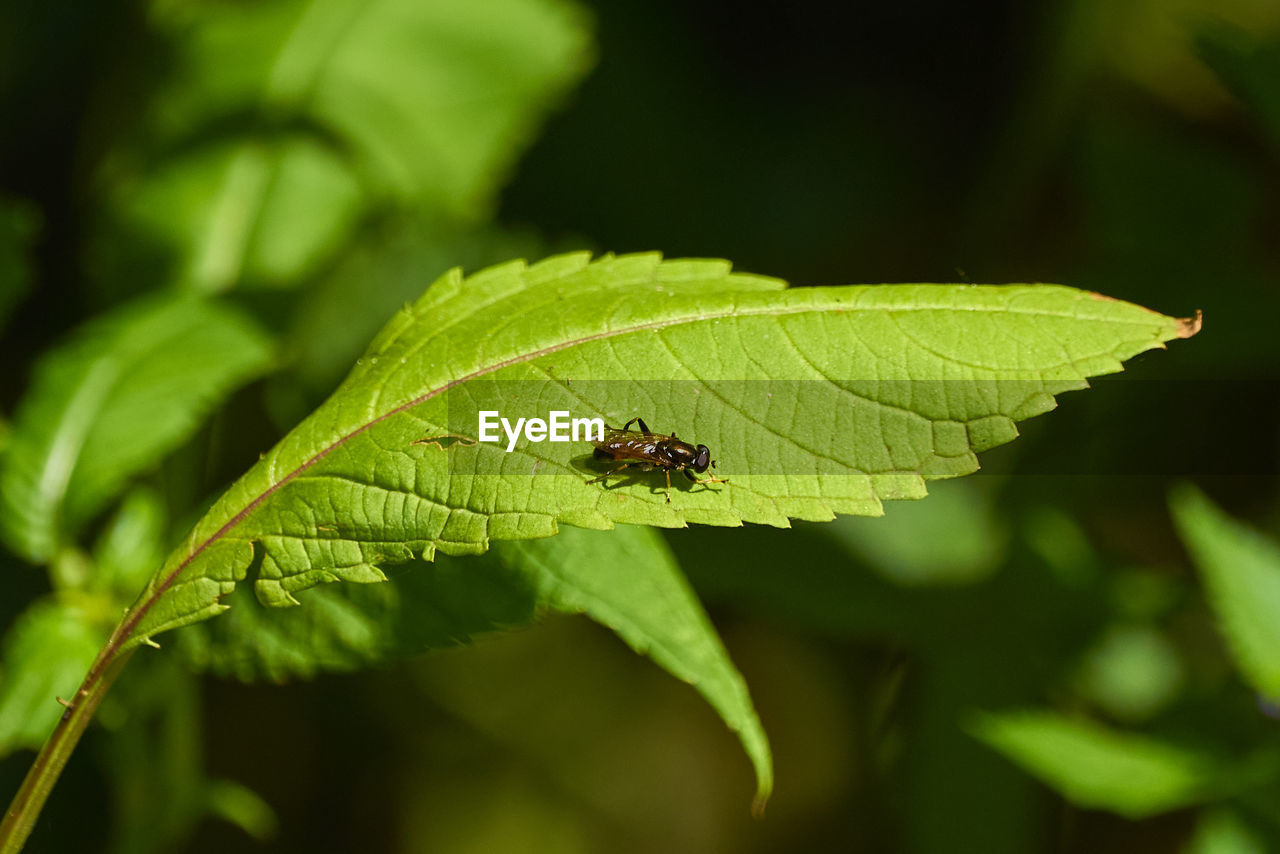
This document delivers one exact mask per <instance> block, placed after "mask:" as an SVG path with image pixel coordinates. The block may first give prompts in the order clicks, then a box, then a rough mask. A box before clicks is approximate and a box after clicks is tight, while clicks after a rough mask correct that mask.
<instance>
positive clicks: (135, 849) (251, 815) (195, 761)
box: [105, 656, 276, 854]
mask: <svg viewBox="0 0 1280 854" xmlns="http://www.w3.org/2000/svg"><path fill="white" fill-rule="evenodd" d="M138 666H139V669H140V671H141V672H139V673H137V674H136V675H134V676H133V677H132V678H130V679H129V680H127V682H125V683H123V684H122V685H121V686H120V689H118V690H120V691H121V693H122V695H123V696H121V697H117V698H113V699H115V700H116V702H117V703H118V704H119V705H118V709H119V710H120V712H121V713H122V714H121V716H120V720H119V721H118V723H117V725H116V726H115V727H114V731H113V732H112V734H111V738H110V739H108V740H107V743H106V745H105V749H106V750H107V756H108V761H107V762H106V767H107V769H108V774H109V776H110V778H111V782H112V786H111V794H112V796H113V799H114V801H115V803H114V811H113V815H112V817H113V821H112V834H111V839H110V844H109V847H108V848H107V850H108V851H109V852H112V854H161V852H168V851H174V850H177V849H179V848H180V847H181V846H182V843H183V842H184V841H186V840H187V839H189V838H190V837H191V835H192V834H193V833H194V832H195V831H196V829H197V827H198V826H199V825H200V822H201V820H202V819H204V818H205V817H206V816H213V817H216V818H221V819H224V820H226V821H229V822H231V823H232V824H236V825H237V826H239V827H242V828H244V830H245V831H246V832H247V833H249V834H251V835H253V836H255V837H257V838H260V839H262V838H267V837H270V836H271V835H272V834H273V833H274V831H275V827H276V819H275V815H274V813H273V812H272V810H271V807H269V806H268V805H267V804H266V802H264V801H263V800H262V799H261V798H260V797H258V796H257V795H256V794H255V793H253V792H252V791H250V790H249V789H247V788H245V787H244V786H241V785H239V784H237V783H234V782H231V781H229V780H210V779H209V778H208V777H207V776H206V773H205V768H204V755H203V749H202V748H203V745H202V735H203V721H202V720H201V714H200V711H201V705H200V692H199V687H200V686H199V680H198V679H197V677H195V676H194V675H193V674H192V673H191V672H190V671H188V670H186V669H184V667H183V665H182V663H181V661H179V660H178V659H176V658H174V657H172V656H151V657H149V658H148V660H147V661H146V662H145V663H140V665H138Z"/></svg>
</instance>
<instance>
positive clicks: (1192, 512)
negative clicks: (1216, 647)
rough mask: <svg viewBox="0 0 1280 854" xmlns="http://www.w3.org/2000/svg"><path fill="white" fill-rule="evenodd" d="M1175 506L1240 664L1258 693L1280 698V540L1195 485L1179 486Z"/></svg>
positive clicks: (1173, 500) (1183, 534) (1177, 520)
mask: <svg viewBox="0 0 1280 854" xmlns="http://www.w3.org/2000/svg"><path fill="white" fill-rule="evenodd" d="M1170 507H1171V508H1172V511H1173V518H1174V522H1175V523H1176V524H1177V527H1178V533H1179V534H1180V535H1181V537H1182V541H1183V543H1185V544H1186V546H1187V550H1188V551H1189V552H1191V557H1192V560H1193V561H1194V562H1195V564H1196V568H1197V569H1199V570H1200V574H1201V577H1202V578H1203V579H1204V584H1205V587H1206V588H1207V589H1208V598H1209V602H1210V603H1211V604H1212V606H1213V609H1214V611H1215V612H1216V613H1217V615H1218V621H1219V625H1220V627H1221V629H1222V632H1223V634H1224V635H1226V638H1227V646H1228V648H1229V649H1230V650H1231V652H1232V654H1233V656H1234V658H1235V660H1236V665H1237V666H1238V667H1239V668H1240V672H1241V673H1242V674H1243V675H1244V678H1245V679H1246V680H1248V682H1249V684H1250V685H1252V686H1253V688H1254V689H1255V690H1256V691H1258V693H1260V694H1262V695H1263V696H1264V697H1266V698H1268V699H1270V700H1272V701H1276V700H1280V544H1277V543H1276V542H1275V541H1274V540H1271V539H1268V538H1267V537H1264V536H1262V535H1261V534H1259V533H1258V532H1256V531H1254V530H1252V529H1251V528H1248V527H1246V526H1244V525H1242V524H1240V523H1239V522H1236V521H1235V520H1233V519H1232V518H1231V517H1229V516H1228V515H1227V514H1225V513H1223V512H1222V511H1221V510H1219V509H1218V508H1217V507H1216V506H1215V505H1214V504H1213V502H1211V501H1210V500H1209V499H1208V498H1206V497H1205V496H1204V494H1203V493H1201V492H1200V491H1199V490H1197V489H1195V488H1194V487H1191V486H1183V487H1180V488H1178V489H1177V490H1175V491H1174V492H1173V494H1172V496H1171V499H1170Z"/></svg>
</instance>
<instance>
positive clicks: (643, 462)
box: [587, 418, 729, 504]
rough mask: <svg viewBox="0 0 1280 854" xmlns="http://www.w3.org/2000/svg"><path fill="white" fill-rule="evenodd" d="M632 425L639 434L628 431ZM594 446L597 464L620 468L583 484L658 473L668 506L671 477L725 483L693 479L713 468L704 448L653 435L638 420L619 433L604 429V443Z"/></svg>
mask: <svg viewBox="0 0 1280 854" xmlns="http://www.w3.org/2000/svg"><path fill="white" fill-rule="evenodd" d="M632 424H639V425H640V429H639V430H632V429H631V425H632ZM592 444H593V445H595V446H596V449H595V452H594V456H595V458H596V459H598V460H615V461H617V462H619V463H621V465H619V466H618V467H616V468H613V469H610V470H609V471H607V472H605V473H604V474H602V475H600V476H599V477H596V478H592V479H591V480H589V481H587V483H598V482H600V481H602V480H605V479H606V478H608V477H609V476H610V475H615V474H618V473H620V472H623V471H625V470H627V469H636V470H637V471H653V470H654V469H662V470H663V472H664V473H665V474H666V476H667V503H668V504H670V503H671V473H672V472H673V471H679V472H684V476H685V477H687V478H689V480H691V481H693V482H694V483H728V482H729V481H727V480H724V479H721V478H718V477H716V476H714V475H708V476H707V478H706V479H705V480H699V479H698V478H696V477H694V476H693V473H694V472H697V473H698V474H702V473H703V472H705V471H706V470H707V467H708V466H710V467H711V468H715V465H716V461H715V460H713V459H711V449H710V448H708V447H707V446H706V445H691V444H689V443H688V442H684V441H681V440H680V439H677V438H676V437H675V434H674V433H673V434H671V435H670V436H667V435H664V434H662V433H654V432H653V431H652V430H650V429H649V426H648V425H647V424H645V423H644V421H643V420H641V419H639V418H632V419H631V420H630V421H628V422H627V423H626V424H624V425H623V426H622V429H621V430H619V429H617V428H616V427H609V426H607V425H606V427H605V432H604V439H602V440H601V441H599V442H592Z"/></svg>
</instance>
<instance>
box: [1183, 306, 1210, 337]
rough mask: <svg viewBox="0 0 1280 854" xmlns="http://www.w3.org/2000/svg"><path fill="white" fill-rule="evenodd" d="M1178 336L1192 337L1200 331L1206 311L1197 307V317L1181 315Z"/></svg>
mask: <svg viewBox="0 0 1280 854" xmlns="http://www.w3.org/2000/svg"><path fill="white" fill-rule="evenodd" d="M1177 320H1178V337H1179V338H1190V337H1191V336H1192V335H1195V334H1196V333H1197V332H1199V331H1200V327H1201V326H1203V325H1204V312H1203V311H1201V310H1200V309H1198V308H1197V309H1196V316H1195V317H1179V318H1178V319H1177Z"/></svg>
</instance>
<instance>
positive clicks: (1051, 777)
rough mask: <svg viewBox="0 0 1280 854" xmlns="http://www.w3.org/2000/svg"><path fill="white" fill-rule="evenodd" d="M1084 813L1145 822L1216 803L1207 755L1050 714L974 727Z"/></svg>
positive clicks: (983, 721) (1014, 716)
mask: <svg viewBox="0 0 1280 854" xmlns="http://www.w3.org/2000/svg"><path fill="white" fill-rule="evenodd" d="M969 730H970V732H971V733H972V734H973V735H974V736H976V737H977V738H978V739H980V740H981V741H983V742H985V743H986V744H987V745H988V746H990V747H992V748H993V749H995V750H997V751H999V752H1000V753H1002V754H1004V755H1005V756H1006V757H1008V758H1009V759H1011V760H1013V761H1014V762H1016V763H1018V764H1019V765H1021V766H1022V767H1023V768H1024V769H1026V770H1027V771H1028V772H1029V773H1030V774H1032V775H1034V776H1036V777H1037V778H1039V779H1040V780H1042V781H1043V782H1044V783H1046V784H1047V785H1049V786H1051V787H1052V788H1053V789H1055V790H1056V791H1058V792H1060V793H1061V794H1062V796H1063V797H1065V798H1066V799H1067V800H1069V801H1071V803H1073V804H1075V805H1076V806H1079V807H1084V808H1086V809H1104V810H1109V811H1111V812H1114V813H1118V814H1119V815H1122V816H1125V817H1127V818H1131V819H1138V818H1144V817H1146V816H1150V815H1154V814H1156V813H1161V812H1166V811H1168V810H1172V809H1177V808H1179V807H1183V806H1187V805H1188V804H1193V803H1199V802H1201V801H1204V800H1207V799H1210V798H1212V797H1215V796H1217V795H1218V794H1219V793H1220V791H1221V789H1222V786H1221V769H1220V768H1219V767H1218V766H1217V765H1216V764H1215V763H1214V762H1213V760H1212V759H1211V758H1210V757H1208V756H1205V755H1201V754H1199V753H1196V752H1194V751H1190V750H1186V749H1183V748H1180V747H1176V746H1174V745H1170V744H1166V743H1164V742H1161V741H1157V740H1155V739H1152V738H1148V737H1145V736H1140V735H1135V734H1132V733H1121V732H1116V731H1114V730H1110V729H1107V728H1105V727H1102V726H1099V725H1098V724H1094V723H1090V722H1088V721H1081V720H1073V719H1070V718H1066V717H1063V716H1061V715H1058V714H1054V713H1052V712H1034V711H1026V712H1006V713H1000V714H984V715H982V716H980V717H978V718H977V719H976V720H975V721H974V722H973V723H972V724H971V725H970V727H969Z"/></svg>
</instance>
